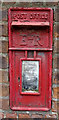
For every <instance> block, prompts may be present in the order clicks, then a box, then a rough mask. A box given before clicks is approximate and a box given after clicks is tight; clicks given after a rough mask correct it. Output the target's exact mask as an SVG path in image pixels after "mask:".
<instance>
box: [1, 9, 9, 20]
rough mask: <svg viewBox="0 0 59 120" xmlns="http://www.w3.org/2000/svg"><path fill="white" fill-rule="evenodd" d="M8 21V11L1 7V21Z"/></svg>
mask: <svg viewBox="0 0 59 120" xmlns="http://www.w3.org/2000/svg"><path fill="white" fill-rule="evenodd" d="M7 20H8V11H7V9H6V7H5V8H3V7H2V21H7Z"/></svg>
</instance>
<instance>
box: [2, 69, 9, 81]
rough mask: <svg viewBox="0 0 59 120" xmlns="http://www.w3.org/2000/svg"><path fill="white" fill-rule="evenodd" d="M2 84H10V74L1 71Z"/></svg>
mask: <svg viewBox="0 0 59 120" xmlns="http://www.w3.org/2000/svg"><path fill="white" fill-rule="evenodd" d="M0 83H8V72H7V71H4V70H0Z"/></svg>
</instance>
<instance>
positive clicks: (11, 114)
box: [6, 113, 17, 118]
mask: <svg viewBox="0 0 59 120" xmlns="http://www.w3.org/2000/svg"><path fill="white" fill-rule="evenodd" d="M6 118H17V114H16V113H7V114H6Z"/></svg>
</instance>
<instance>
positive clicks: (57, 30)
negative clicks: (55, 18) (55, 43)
mask: <svg viewBox="0 0 59 120" xmlns="http://www.w3.org/2000/svg"><path fill="white" fill-rule="evenodd" d="M54 37H55V38H58V37H59V24H58V23H55V25H54Z"/></svg>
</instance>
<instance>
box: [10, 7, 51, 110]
mask: <svg viewBox="0 0 59 120" xmlns="http://www.w3.org/2000/svg"><path fill="white" fill-rule="evenodd" d="M52 25H53V11H52V9H51V8H10V9H9V76H10V107H11V109H12V110H36V111H37V110H42V111H48V110H49V109H51V78H52Z"/></svg>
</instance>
